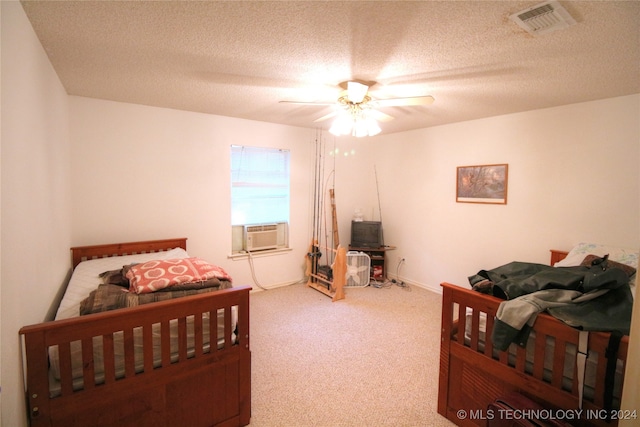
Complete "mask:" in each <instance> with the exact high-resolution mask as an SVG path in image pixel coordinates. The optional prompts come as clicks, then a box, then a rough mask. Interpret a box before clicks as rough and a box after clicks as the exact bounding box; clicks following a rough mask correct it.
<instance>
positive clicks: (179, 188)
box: [70, 96, 315, 287]
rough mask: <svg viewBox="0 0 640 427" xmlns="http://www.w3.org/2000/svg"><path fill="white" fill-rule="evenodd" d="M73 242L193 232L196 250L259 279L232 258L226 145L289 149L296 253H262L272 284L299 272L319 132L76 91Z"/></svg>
mask: <svg viewBox="0 0 640 427" xmlns="http://www.w3.org/2000/svg"><path fill="white" fill-rule="evenodd" d="M70 106H71V108H70V117H71V129H72V131H71V133H72V135H71V144H72V153H73V154H72V167H71V173H72V177H73V187H72V193H73V194H74V200H73V217H72V218H73V236H72V243H73V244H74V245H85V244H94V243H96V242H118V241H137V240H145V239H158V238H163V237H187V238H188V239H189V240H188V241H187V248H188V251H189V253H190V254H191V255H193V256H198V257H201V258H204V259H207V260H209V261H210V262H214V263H216V264H218V265H220V266H221V267H223V268H225V269H226V270H227V271H228V272H229V274H230V275H231V276H232V277H233V279H234V283H235V284H238V285H240V284H249V285H254V284H255V283H254V281H253V279H252V275H251V271H250V269H249V263H248V260H247V259H246V258H245V259H241V260H235V261H234V260H231V259H229V258H228V255H229V254H230V253H231V226H230V224H231V207H230V191H231V183H230V177H231V172H230V160H229V159H230V157H229V154H230V147H231V145H234V144H235V145H252V146H269V147H276V148H283V149H289V150H290V152H291V213H290V214H291V219H290V224H291V225H290V236H291V241H290V245H291V247H292V248H293V250H292V251H291V252H287V253H283V254H279V255H275V256H268V257H259V256H258V257H256V258H255V260H254V266H255V275H256V278H257V280H258V282H259V283H260V284H262V285H263V286H267V287H271V286H274V285H276V286H277V285H282V284H288V283H292V282H296V281H299V280H301V279H302V278H303V272H304V254H305V253H306V251H307V247H308V245H309V234H308V233H309V218H310V212H309V205H310V202H311V195H310V191H309V186H310V178H311V177H312V170H310V169H309V167H308V166H309V163H310V161H311V160H312V158H311V156H312V154H313V145H314V142H313V141H314V138H315V131H313V130H310V129H302V128H294V127H287V126H279V125H273V124H268V123H261V122H253V121H247V120H241V119H233V118H228V117H218V116H211V115H206V114H197V113H189V112H184V111H177V110H169V109H164V108H153V107H146V106H139V105H132V104H123V103H118V102H111V101H102V100H96V99H89V98H81V97H73V96H72V97H70Z"/></svg>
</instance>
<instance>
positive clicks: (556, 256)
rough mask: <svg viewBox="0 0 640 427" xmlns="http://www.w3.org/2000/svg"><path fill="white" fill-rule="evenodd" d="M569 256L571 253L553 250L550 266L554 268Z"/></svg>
mask: <svg viewBox="0 0 640 427" xmlns="http://www.w3.org/2000/svg"><path fill="white" fill-rule="evenodd" d="M567 255H569V252H567V251H559V250H557V249H551V261H550V263H549V265H552V266H553V265H554V264H555V263H556V262H558V261H562V260H563V259H565V258H566V257H567Z"/></svg>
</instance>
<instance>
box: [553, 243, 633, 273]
mask: <svg viewBox="0 0 640 427" xmlns="http://www.w3.org/2000/svg"><path fill="white" fill-rule="evenodd" d="M638 252H640V251H639V250H638V249H628V248H617V247H614V246H607V245H599V244H595V243H578V244H577V245H576V246H575V247H574V248H573V249H571V251H569V254H568V255H567V257H566V258H565V259H563V260H562V261H558V262H556V263H555V264H554V266H555V267H575V266H578V265H580V264H581V263H582V261H583V260H584V258H585V257H586V256H587V255H597V256H605V255H607V254H609V259H610V260H611V261H615V262H619V263H621V264H626V265H629V266H631V267H633V268H635V269H637V268H638Z"/></svg>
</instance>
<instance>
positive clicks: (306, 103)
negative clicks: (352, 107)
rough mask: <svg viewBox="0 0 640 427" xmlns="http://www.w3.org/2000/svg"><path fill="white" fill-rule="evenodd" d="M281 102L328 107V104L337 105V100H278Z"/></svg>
mask: <svg viewBox="0 0 640 427" xmlns="http://www.w3.org/2000/svg"><path fill="white" fill-rule="evenodd" d="M278 102H279V103H280V104H296V105H321V106H323V107H326V106H327V105H336V103H335V102H304V101H278Z"/></svg>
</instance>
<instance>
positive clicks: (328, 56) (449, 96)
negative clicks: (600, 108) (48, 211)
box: [22, 0, 640, 133]
mask: <svg viewBox="0 0 640 427" xmlns="http://www.w3.org/2000/svg"><path fill="white" fill-rule="evenodd" d="M537 3H538V2H537V1H536V0H534V1H421V2H408V1H396V2H385V1H375V2H366V1H347V2H338V1H329V2H325V1H322V2H316V1H298V2H287V1H274V2H271V1H225V2H223V1H204V2H196V1H168V2H160V1H149V2H143V1H113V2H112V1H80V2H72V1H23V2H22V4H23V7H24V10H25V12H26V14H27V16H28V18H29V20H30V21H31V23H32V25H33V28H34V29H35V32H36V34H37V35H38V37H39V39H40V41H41V42H42V45H43V46H44V48H45V50H46V52H47V54H48V56H49V58H50V60H51V63H52V64H53V67H54V68H55V70H56V72H57V74H58V76H59V78H60V80H61V81H62V84H63V85H64V87H65V88H66V91H67V92H68V93H69V94H70V95H78V96H85V97H91V98H100V99H107V100H114V101H122V102H130V103H135V104H143V105H152V106H158V107H166V108H174V109H180V110H188V111H196V112H203V113H210V114H216V115H223V116H231V117H239V118H245V119H251V120H259V121H265V122H272V123H281V124H287V125H294V126H302V127H310V128H315V127H319V126H323V127H325V128H326V127H328V126H329V125H330V121H325V122H320V123H314V120H315V119H317V118H319V117H321V116H323V115H325V114H327V113H329V112H330V111H331V107H322V106H301V105H292V104H283V103H279V101H281V100H298V101H318V102H333V101H335V100H336V99H337V98H338V93H339V91H340V89H339V87H338V86H337V85H338V83H340V82H342V81H345V80H350V79H360V80H365V81H376V82H378V84H377V85H375V86H373V87H372V88H371V92H372V95H374V96H375V97H377V98H381V99H383V98H390V97H403V96H419V95H432V96H433V97H435V102H434V103H433V104H432V105H427V106H414V107H387V108H384V110H383V112H385V113H387V114H390V115H392V116H394V117H395V119H394V120H392V121H389V122H385V123H383V124H382V128H383V133H391V132H398V131H404V130H409V129H417V128H425V127H430V126H435V125H441V124H446V123H452V122H458V121H464V120H470V119H478V118H483V117H489V116H495V115H501V114H508V113H514V112H520V111H527V110H533V109H539V108H547V107H553V106H558V105H565V104H572V103H576V102H584V101H591V100H597V99H602V98H609V97H615V96H621V95H628V94H635V93H640V1H561V2H560V3H561V4H562V5H563V6H564V7H565V8H566V9H567V11H568V12H569V13H570V14H571V15H572V17H573V18H574V19H575V20H576V21H577V24H576V25H574V26H571V27H569V28H567V29H564V30H559V31H555V32H553V33H548V34H543V35H539V36H536V37H534V36H531V35H529V34H528V33H527V32H525V31H524V30H523V29H521V28H520V27H518V26H517V25H516V24H515V23H513V22H512V21H510V20H509V15H511V14H513V13H515V12H518V11H520V10H522V9H525V8H528V7H531V6H534V5H536V4H537Z"/></svg>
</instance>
